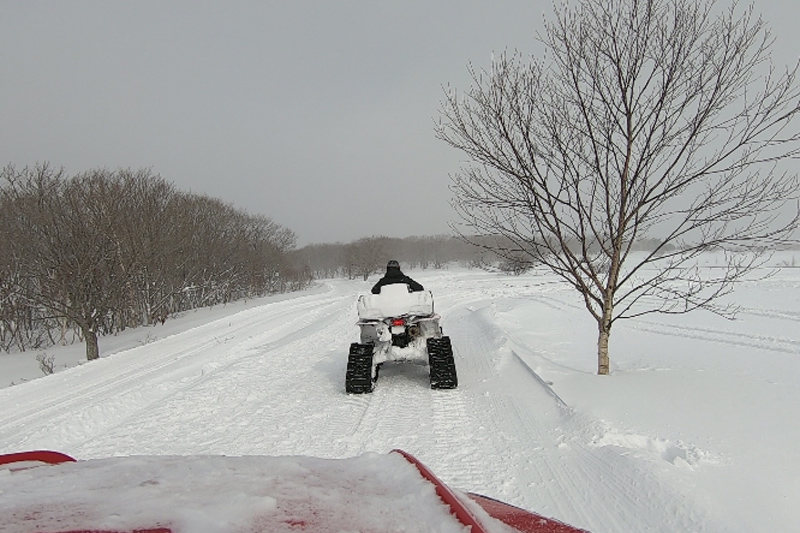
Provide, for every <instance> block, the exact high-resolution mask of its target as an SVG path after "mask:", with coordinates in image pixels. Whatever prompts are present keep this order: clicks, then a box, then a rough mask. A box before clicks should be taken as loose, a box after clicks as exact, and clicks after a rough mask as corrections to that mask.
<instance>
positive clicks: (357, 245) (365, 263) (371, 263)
mask: <svg viewBox="0 0 800 533" xmlns="http://www.w3.org/2000/svg"><path fill="white" fill-rule="evenodd" d="M387 241H388V239H387V238H386V237H364V238H363V239H359V240H357V241H355V242H353V243H350V244H349V245H348V247H347V269H348V272H349V273H350V275H351V276H352V277H355V276H361V279H363V280H364V281H367V278H369V277H370V275H372V274H374V273H376V272H380V270H381V268H382V267H383V266H384V265H385V264H386V261H387V257H386V245H387Z"/></svg>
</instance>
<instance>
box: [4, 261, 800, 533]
mask: <svg viewBox="0 0 800 533" xmlns="http://www.w3.org/2000/svg"><path fill="white" fill-rule="evenodd" d="M414 274H415V277H416V278H417V279H418V280H419V281H421V282H422V283H423V284H425V286H426V288H430V289H431V290H433V292H434V295H435V297H436V310H437V312H438V313H439V314H441V315H442V325H443V327H444V330H445V333H446V334H447V335H449V336H450V337H451V339H452V341H453V346H454V351H455V359H456V365H457V369H458V373H459V387H458V388H457V389H455V390H441V391H434V390H431V389H430V388H429V386H428V376H427V370H426V368H425V367H421V366H414V365H394V366H389V365H387V366H385V367H384V368H383V370H382V371H381V376H380V380H379V381H378V385H377V387H376V390H375V391H374V392H373V393H372V394H366V395H347V394H345V392H344V375H345V367H346V358H347V357H346V356H347V349H348V346H349V344H350V342H353V341H354V340H356V338H357V333H358V330H357V327H356V326H355V318H356V311H355V304H356V299H357V297H358V294H359V293H361V292H364V291H365V290H366V289H367V288H368V287H369V283H364V282H361V281H347V280H333V281H326V282H324V283H323V284H321V285H320V286H319V287H317V288H315V289H313V290H310V291H307V292H304V293H300V294H298V295H294V296H293V297H283V298H276V299H274V301H270V302H269V303H267V304H265V305H261V306H257V307H252V308H250V309H246V310H243V311H240V312H237V313H235V314H232V315H229V316H224V317H223V318H220V319H217V320H215V321H212V322H209V323H207V324H204V325H201V326H197V327H194V328H192V329H188V330H186V331H183V332H181V333H177V334H175V335H172V336H168V337H166V338H163V339H157V340H154V341H153V342H148V343H145V344H142V345H140V346H137V347H134V348H131V349H129V350H126V351H123V352H120V353H117V354H115V355H113V356H109V357H106V358H103V359H102V360H100V361H97V362H93V363H91V364H85V365H81V366H80V367H76V368H72V369H69V370H66V371H63V372H60V373H57V374H55V375H52V376H49V377H47V378H44V379H38V380H35V381H32V382H29V383H25V384H23V385H18V386H14V387H9V388H5V389H0V404H1V405H3V409H2V411H0V452H8V451H20V450H29V449H42V448H47V449H55V450H59V451H62V452H65V453H68V454H71V455H73V456H75V457H77V458H100V457H108V456H119V455H141V454H159V455H165V454H177V455H189V454H191V455H194V454H225V455H253V454H257V455H310V456H316V457H322V458H344V457H353V456H358V455H361V454H363V453H365V452H381V453H383V452H387V451H389V450H391V449H394V448H402V449H404V450H407V451H409V452H411V453H412V454H414V455H416V456H417V457H418V458H419V459H421V460H422V461H423V462H424V463H426V464H427V465H428V466H429V467H431V468H432V470H433V471H434V472H436V473H437V475H439V477H441V478H442V479H443V480H444V481H445V482H446V483H447V484H448V485H450V486H452V487H457V488H459V489H462V490H467V491H473V492H479V493H483V494H486V495H489V496H492V497H495V498H499V499H501V500H504V501H508V502H510V503H512V504H515V505H518V506H521V507H524V508H527V509H531V510H534V511H536V512H539V513H541V514H544V515H548V516H553V517H555V518H558V519H560V520H563V521H566V522H568V523H571V524H573V525H575V526H578V527H583V528H587V529H590V530H592V531H594V532H595V533H601V532H626V531H630V532H640V531H753V529H752V524H742V525H741V528H738V527H739V526H737V525H736V523H734V522H731V521H730V516H729V514H730V509H729V508H730V507H732V506H734V505H735V504H734V503H733V502H731V501H728V500H722V501H718V500H717V499H715V494H714V493H713V490H714V488H715V487H716V485H715V483H716V480H717V479H719V476H718V475H716V474H714V472H713V470H714V469H719V468H720V465H721V464H724V463H725V462H726V461H728V460H731V459H730V458H729V457H726V456H725V455H724V453H725V451H724V449H722V448H720V450H717V449H714V448H715V447H716V444H717V443H722V442H724V441H725V438H726V437H725V435H719V434H718V433H719V431H717V430H716V429H715V430H714V431H715V432H716V433H714V434H710V435H707V436H703V435H701V434H699V433H698V430H697V429H696V428H694V427H693V426H691V424H692V423H695V421H694V420H689V421H687V424H689V426H691V429H692V431H693V433H692V432H689V431H688V430H684V429H681V428H677V429H676V428H672V427H671V428H664V431H660V432H658V433H656V432H655V431H651V432H649V433H648V432H644V431H643V428H642V427H636V424H637V423H638V420H639V419H638V418H636V419H634V420H627V421H626V422H627V425H626V426H620V425H619V424H618V422H619V421H620V420H624V418H625V414H624V413H620V414H619V415H618V416H616V417H614V416H612V415H611V414H609V415H608V417H609V418H608V419H606V416H605V415H604V416H603V418H601V417H598V416H597V412H595V410H594V409H593V408H591V407H588V406H587V405H588V404H589V403H593V402H596V403H597V404H598V405H599V410H600V411H601V412H602V411H603V402H604V401H605V400H606V398H605V395H607V394H608V393H609V391H606V390H603V391H602V394H603V395H602V396H600V395H599V394H600V391H599V389H598V390H597V391H595V392H597V393H598V396H597V397H594V398H592V397H591V394H592V391H589V392H587V393H586V394H585V395H580V393H579V392H577V390H578V389H577V388H576V387H575V385H574V383H575V382H576V381H575V380H585V382H586V383H597V380H603V379H606V380H607V381H608V380H610V379H617V380H618V381H620V380H623V379H625V378H628V379H635V376H634V374H636V373H637V372H638V373H640V374H644V373H646V372H645V371H651V370H654V367H653V362H652V361H648V362H647V363H646V364H645V363H643V362H642V359H641V358H638V359H637V358H632V359H631V362H630V363H628V368H618V369H617V374H616V378H614V377H612V378H601V377H596V376H592V372H593V364H594V356H593V355H592V354H593V349H594V347H593V345H592V343H593V330H592V329H591V328H592V324H591V322H587V321H586V317H584V316H583V315H584V314H585V311H584V312H581V310H580V307H579V305H576V300H575V298H574V295H572V294H571V293H569V291H568V289H565V288H564V287H562V286H561V285H559V284H557V283H554V280H553V279H552V278H551V277H548V276H546V275H544V276H543V275H530V276H521V277H506V276H502V275H498V274H493V273H486V272H482V271H466V270H454V271H438V272H424V273H423V272H420V273H414ZM795 291H797V289H796V288H795ZM795 294H796V292H795ZM782 309H783V310H782ZM762 311H763V312H761V313H760V315H762V316H761V318H764V315H765V314H766V315H768V316H766V318H772V319H775V317H776V316H778V315H781V313H784V315H785V312H784V311H786V308H783V307H775V308H773V309H762ZM767 311H768V312H767ZM753 313H755V314H758V311H757V310H755V311H753ZM690 316H691V315H690ZM796 318H797V317H796V316H794V319H795V320H796ZM790 319H791V317H790ZM689 324H693V323H692V321H689V320H687V321H685V322H684V323H683V324H670V323H668V322H664V321H662V322H659V321H657V320H650V321H640V322H638V323H637V324H636V326H635V327H631V331H632V332H634V333H636V335H639V336H640V337H637V338H642V337H641V336H642V335H643V336H645V337H646V338H647V339H649V341H648V342H651V343H658V342H661V341H662V339H663V336H664V334H667V335H670V334H672V333H676V332H677V333H678V334H679V335H683V336H684V337H691V336H695V337H697V336H699V337H701V338H703V339H705V340H706V341H708V342H712V343H715V344H714V345H720V343H722V344H721V346H724V347H727V346H728V344H727V341H728V340H730V341H731V342H734V343H735V342H739V343H741V344H742V345H743V346H750V345H752V343H753V342H755V343H758V346H759V347H760V348H761V349H766V350H770V349H774V350H775V351H776V352H778V353H783V354H784V355H787V352H788V356H789V357H790V358H791V362H790V363H786V364H790V366H791V372H793V373H794V374H792V375H793V376H794V377H792V378H791V379H792V380H794V379H796V376H797V374H798V370H797V359H798V352H800V347H798V340H797V339H798V336H797V335H796V334H795V335H794V336H789V337H787V336H784V337H783V338H776V337H775V336H769V339H767V340H765V339H763V338H762V339H759V338H758V335H757V334H756V333H755V332H752V333H747V332H742V333H740V334H738V336H736V335H733V334H731V333H730V332H728V333H726V332H725V331H724V330H719V329H717V330H715V329H714V328H713V327H707V326H702V325H701V324H696V323H694V324H693V325H691V326H690V325H689ZM670 328H672V329H670ZM587 329H588V331H587ZM572 331H575V332H577V331H580V334H577V333H576V334H575V335H574V336H573V335H571V333H570V332H572ZM715 331H716V333H715ZM619 335H620V336H622V335H623V333H622V332H620V333H619ZM720 335H721V336H722V337H725V335H728V337H725V338H723V339H722V341H720ZM762 336H768V334H766V333H765V334H764V335H762ZM684 340H686V339H684ZM617 346H618V345H614V347H612V357H613V356H614V352H613V349H614V348H615V347H617ZM619 346H625V345H622V344H621V345H619ZM726 349H727V348H726ZM629 351H633V350H629ZM686 360H688V359H686ZM703 361H704V360H703V359H698V366H699V367H702V366H703V365H711V366H713V365H714V364H716V363H708V361H707V360H706V361H705V362H703ZM684 363H685V360H684V358H679V361H678V363H677V364H673V362H670V361H665V362H664V367H665V368H666V367H669V366H670V365H672V366H676V365H677V366H680V365H682V364H684ZM627 371H630V372H627ZM692 375H694V374H692ZM562 377H563V380H564V381H563V383H564V384H563V386H562V387H560V386H559V385H560V383H559V379H560V378H562ZM642 377H645V376H642ZM547 380H549V381H550V382H548V381H547ZM570 380H571V381H570ZM553 381H555V382H556V383H555V384H554V383H552V382H553ZM714 386H716V381H715V382H714V383H712V387H714ZM796 386H797V382H794V381H793V382H792V384H791V385H790V388H789V389H788V390H791V391H793V392H794V393H796V392H797V389H796V388H794V387H796ZM600 387H601V388H602V386H600ZM609 390H610V391H612V393H613V388H612V389H609ZM618 390H619V392H620V393H623V394H624V393H630V391H631V390H638V389H635V388H633V389H632V388H630V387H627V388H626V387H625V386H624V383H623V384H621V386H620V388H618ZM715 392H716V391H715ZM637 394H639V396H633V397H631V398H630V399H629V400H630V402H631V408H632V409H633V410H638V409H642V410H645V411H646V410H647V406H652V407H653V412H654V413H658V411H659V409H661V407H662V405H661V404H662V403H663V402H664V401H669V400H668V399H666V398H664V397H648V394H647V391H646V390H640V391H639V392H638V393H637ZM559 395H561V397H560V396H559ZM562 398H563V399H562ZM796 399H797V398H796V397H795V398H794V401H796ZM787 401H792V400H791V399H787ZM643 402H644V403H645V405H644V406H643V405H642V403H643ZM677 402H678V403H680V400H677ZM654 416H657V414H656V415H654ZM776 416H780V415H776ZM641 418H643V419H646V418H647V417H646V415H642V417H641ZM656 423H657V421H656ZM651 429H652V428H651ZM689 434H691V435H692V437H691V438H693V439H694V442H685V441H684V440H682V439H684V438H687V435H689ZM777 437H778V438H780V436H777ZM788 453H793V452H788ZM728 479H731V478H730V477H728ZM709 480H710V481H709ZM737 482H738V481H736V478H735V476H734V477H733V483H734V484H735V483H737ZM790 482H791V478H790ZM798 490H800V484H798ZM728 496H729V495H727V496H726V497H728ZM787 496H788V495H787ZM786 509H788V506H787V507H786ZM786 509H783V508H781V509H778V511H779V513H778V515H777V516H778V517H781V516H782V515H781V514H780V513H786V512H789V513H791V511H787V510H786ZM787 516H788V515H787ZM790 518H791V517H790ZM779 520H780V518H779ZM781 523H783V522H778V524H781ZM764 531H766V529H765V530H764Z"/></svg>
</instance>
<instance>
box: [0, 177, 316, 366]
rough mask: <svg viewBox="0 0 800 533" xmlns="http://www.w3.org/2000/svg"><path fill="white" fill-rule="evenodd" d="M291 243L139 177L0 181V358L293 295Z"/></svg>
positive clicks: (284, 233)
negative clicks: (208, 308) (245, 301)
mask: <svg viewBox="0 0 800 533" xmlns="http://www.w3.org/2000/svg"><path fill="white" fill-rule="evenodd" d="M295 240H296V238H295V235H294V234H293V233H292V232H291V231H290V230H288V229H286V228H283V227H281V226H280V225H278V224H276V223H275V222H273V221H272V220H270V219H269V218H267V217H264V216H253V215H249V214H247V213H244V212H242V211H239V210H236V209H235V208H233V207H232V206H230V205H227V204H225V203H223V202H221V201H219V200H215V199H212V198H209V197H205V196H199V195H196V194H188V193H184V192H180V191H178V190H176V189H175V188H174V187H173V186H172V185H171V184H170V183H168V182H166V181H165V180H163V179H162V178H160V177H159V176H157V175H154V174H153V173H152V172H151V171H149V170H147V169H141V170H123V169H121V170H116V171H111V170H106V169H98V170H91V171H88V172H85V173H82V174H78V175H75V176H68V175H67V174H66V173H65V171H64V170H63V169H56V168H53V167H51V166H49V165H39V166H36V167H26V168H23V169H16V168H14V167H11V166H9V167H6V168H4V169H3V170H2V172H0V348H3V349H5V350H9V349H11V348H16V349H21V350H25V349H28V348H37V347H41V346H45V345H48V344H53V343H58V342H64V341H65V340H66V337H67V335H69V334H70V333H71V332H76V333H77V335H78V336H79V337H80V338H83V339H84V340H85V342H86V355H87V359H90V360H91V359H95V358H97V357H98V356H99V348H98V336H99V335H104V334H110V333H115V332H118V331H121V330H123V329H125V328H128V327H134V326H139V325H144V324H151V323H153V322H156V321H160V322H163V321H164V320H166V318H167V317H168V316H169V315H170V314H172V313H176V312H179V311H183V310H187V309H191V308H195V307H199V306H204V305H212V304H218V303H225V302H228V301H231V300H234V299H240V298H245V297H254V296H260V295H265V294H270V293H275V292H280V291H285V290H291V289H295V288H299V287H300V286H302V284H303V283H304V280H303V279H302V278H301V277H299V276H296V275H295V274H294V273H293V271H292V270H291V269H290V268H289V267H288V263H287V260H286V255H287V253H288V252H289V251H290V250H291V249H292V248H293V247H294V245H295Z"/></svg>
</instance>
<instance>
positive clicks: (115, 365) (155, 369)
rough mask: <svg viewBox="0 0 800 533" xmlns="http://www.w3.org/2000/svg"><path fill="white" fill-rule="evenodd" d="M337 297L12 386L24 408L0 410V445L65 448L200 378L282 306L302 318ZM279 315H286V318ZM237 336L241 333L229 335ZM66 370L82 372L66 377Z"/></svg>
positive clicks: (237, 318)
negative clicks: (9, 411)
mask: <svg viewBox="0 0 800 533" xmlns="http://www.w3.org/2000/svg"><path fill="white" fill-rule="evenodd" d="M339 300H340V298H338V297H334V298H329V299H325V298H322V299H321V298H320V297H319V296H312V297H306V298H304V297H300V298H297V299H292V300H288V301H285V302H276V303H273V304H269V305H266V306H262V307H258V308H254V309H249V310H246V311H242V312H240V313H237V314H236V315H232V316H231V317H228V318H225V319H222V320H218V321H215V322H212V323H210V324H207V325H206V326H202V327H199V328H194V329H193V330H189V331H187V332H184V333H181V334H178V335H173V336H171V337H167V338H165V339H162V340H160V341H156V342H154V343H151V344H148V345H145V346H142V347H139V348H134V349H132V350H129V351H128V352H127V353H125V354H116V355H115V356H112V357H110V358H104V359H101V360H100V361H95V362H93V363H92V364H91V365H83V366H81V367H78V368H76V369H73V370H71V371H68V372H62V373H59V374H57V375H54V376H52V377H51V378H48V379H46V380H36V381H34V382H30V383H29V384H26V385H25V386H24V388H23V387H22V386H20V387H17V388H15V390H14V391H13V392H14V393H15V394H14V396H15V400H16V401H17V404H18V405H26V404H27V405H30V407H23V408H22V412H21V414H20V409H19V408H16V409H15V410H14V412H15V415H14V416H13V417H5V416H2V415H0V428H3V429H2V433H3V435H4V438H3V442H4V445H5V446H6V447H7V449H9V451H11V450H13V449H20V448H23V447H26V446H30V445H29V444H28V443H31V444H33V443H34V442H36V441H37V439H38V440H39V441H41V442H43V443H45V444H47V445H48V446H49V447H54V446H55V447H60V448H61V449H62V450H65V449H66V448H65V446H69V445H70V444H69V443H70V442H73V443H74V442H76V441H82V440H86V439H91V438H92V436H93V434H96V433H98V432H102V430H103V428H105V427H108V426H109V425H116V424H118V423H119V419H120V418H125V417H126V416H130V414H131V413H135V412H136V411H137V410H141V409H145V408H147V407H148V406H150V405H153V404H154V403H156V402H158V401H159V400H160V399H161V398H163V397H164V396H166V395H168V394H170V393H171V392H174V390H176V389H180V388H182V387H185V386H188V384H189V383H191V382H193V381H195V380H197V379H199V378H202V375H203V374H204V373H205V372H206V370H210V371H214V370H215V369H216V368H218V367H219V366H221V365H223V364H224V362H225V361H226V359H229V358H233V359H234V360H235V359H236V358H237V357H238V354H239V353H240V352H242V351H243V350H244V349H242V348H241V346H242V344H243V343H244V344H246V343H247V342H248V340H251V339H252V336H249V335H247V333H248V332H252V331H253V330H257V331H258V330H259V329H260V327H259V326H260V325H261V324H263V323H264V322H265V321H270V320H272V319H274V318H275V317H286V315H287V313H291V314H294V315H296V318H295V320H297V319H302V318H303V317H305V316H307V315H308V312H309V311H313V310H315V309H319V308H320V307H324V306H325V305H330V302H337V301H339ZM282 320H283V321H284V322H285V321H286V318H282ZM225 323H228V324H230V325H225ZM289 330H290V331H291V330H292V327H291V326H289ZM198 334H199V338H198ZM271 334H272V333H269V332H267V333H265V335H271ZM243 336H244V337H245V339H244V340H242V341H238V342H236V339H237V338H239V337H243ZM112 359H113V360H112ZM71 373H75V374H78V375H80V376H81V378H82V379H74V380H73V379H70V374H71ZM57 380H58V381H60V383H58V382H57ZM54 385H55V386H54ZM143 386H146V388H145V389H144V390H143ZM9 390H10V389H5V391H3V392H5V393H8V391H9ZM3 392H0V397H2V395H3ZM20 392H23V394H22V398H21V399H20V395H19V393H20ZM15 438H16V441H15V440H14V439H15Z"/></svg>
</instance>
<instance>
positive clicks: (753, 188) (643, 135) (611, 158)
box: [437, 0, 800, 374]
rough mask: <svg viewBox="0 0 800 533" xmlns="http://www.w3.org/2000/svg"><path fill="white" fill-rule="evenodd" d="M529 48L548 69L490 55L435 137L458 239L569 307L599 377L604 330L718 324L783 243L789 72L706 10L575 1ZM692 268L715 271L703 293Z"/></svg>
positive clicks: (735, 18)
mask: <svg viewBox="0 0 800 533" xmlns="http://www.w3.org/2000/svg"><path fill="white" fill-rule="evenodd" d="M572 6H574V7H572ZM540 40H541V41H542V42H543V44H544V45H545V46H546V48H547V55H546V56H545V57H546V60H537V59H530V61H527V62H526V61H525V60H524V58H523V57H521V56H520V54H518V53H515V54H503V55H502V56H501V57H499V58H498V59H497V60H495V61H493V63H492V66H491V69H490V70H489V71H481V72H476V71H475V70H474V69H471V72H472V76H473V85H472V87H471V88H470V89H469V90H468V91H467V92H466V93H465V94H464V95H461V94H459V93H458V92H456V91H455V90H452V89H451V90H447V91H446V98H445V100H444V102H443V104H442V109H441V119H440V121H439V123H438V125H437V136H438V137H439V138H440V139H442V140H444V141H445V142H447V143H449V144H450V145H451V146H453V147H455V148H458V149H460V150H462V151H464V152H466V153H467V154H468V155H469V156H470V157H471V159H472V161H473V163H474V164H472V165H470V166H467V167H465V169H464V170H463V171H462V172H461V173H459V174H457V175H456V176H454V178H453V184H452V188H453V190H454V192H455V200H454V205H455V207H456V209H457V210H458V211H459V212H460V215H461V216H462V217H463V220H464V223H465V225H466V226H467V227H468V228H470V230H472V231H474V232H476V233H477V234H479V235H494V236H498V238H499V241H498V242H502V243H506V242H510V243H511V246H492V245H491V244H486V243H490V242H491V241H487V240H484V241H483V242H484V246H488V247H489V248H491V249H493V251H495V252H497V253H498V254H500V255H503V256H505V257H515V256H517V257H518V254H520V253H523V254H527V255H529V256H530V257H531V258H532V259H533V260H534V261H535V262H536V263H542V264H544V265H546V266H547V267H549V268H550V269H551V270H552V271H553V272H554V273H555V274H557V275H558V276H560V277H561V278H562V279H563V280H564V281H565V282H566V283H568V284H569V285H571V286H572V287H574V288H575V289H576V290H577V291H579V292H580V294H581V295H582V297H583V300H584V302H585V305H586V308H587V309H588V311H589V313H591V315H592V317H593V318H594V320H595V321H596V322H597V327H598V350H597V351H598V373H599V374H607V373H608V372H609V357H608V341H609V336H610V333H611V327H612V325H613V324H614V323H615V322H616V321H617V320H620V319H623V318H631V317H635V316H641V315H642V314H645V313H653V312H660V313H684V312H688V311H691V310H694V309H698V308H705V309H710V310H712V311H716V312H720V313H725V311H726V309H725V308H723V307H722V306H720V305H718V304H717V303H716V302H719V300H718V298H719V297H720V296H722V295H724V294H727V293H728V292H729V291H730V290H731V289H732V286H733V284H734V283H735V282H737V281H740V280H741V279H742V277H743V276H744V275H745V274H747V273H748V272H751V271H752V269H753V268H755V267H756V266H757V265H759V264H760V261H763V259H764V258H765V255H764V253H765V252H766V251H768V250H769V249H770V247H771V246H774V245H775V244H776V243H780V242H782V241H784V240H786V239H789V238H791V236H792V233H793V232H794V230H795V229H796V227H797V225H798V208H797V205H796V203H795V200H796V199H797V197H798V177H797V174H790V173H787V172H785V171H782V170H781V166H780V163H781V161H782V160H785V159H787V158H795V157H797V155H798V152H799V150H798V139H799V137H798V129H797V115H798V111H799V110H800V108H798V99H799V98H800V91H798V86H797V83H796V75H797V67H796V66H795V67H794V68H793V69H784V70H776V69H775V68H774V67H773V66H772V64H771V62H770V59H769V51H770V47H771V45H772V41H773V40H772V38H771V36H770V33H769V30H768V28H767V26H766V24H765V23H764V22H763V21H762V20H761V19H760V18H758V17H755V16H754V14H753V11H752V8H750V9H745V10H742V9H740V8H739V7H738V6H737V5H736V4H734V5H733V6H731V7H730V8H728V9H720V8H719V7H718V6H717V5H716V2H715V1H714V0H708V1H700V2H698V1H694V0H640V1H630V0H577V1H576V2H574V3H572V4H564V6H563V7H562V8H561V10H560V11H558V12H557V13H556V14H555V17H554V20H553V21H552V22H546V23H545V30H544V33H543V35H542V36H541V37H540ZM643 239H649V240H650V242H651V244H652V245H653V247H652V248H651V249H650V250H649V251H647V252H639V253H632V252H633V251H634V250H636V247H637V243H638V242H639V241H641V240H643ZM708 250H723V251H724V252H725V253H726V261H725V263H726V264H725V268H724V269H722V270H721V271H720V272H719V273H718V274H717V275H714V276H708V275H701V272H700V271H699V269H698V262H697V259H698V255H699V254H701V253H703V252H706V251H708Z"/></svg>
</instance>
